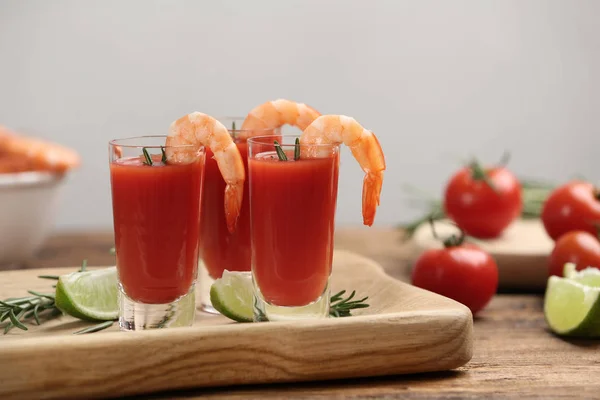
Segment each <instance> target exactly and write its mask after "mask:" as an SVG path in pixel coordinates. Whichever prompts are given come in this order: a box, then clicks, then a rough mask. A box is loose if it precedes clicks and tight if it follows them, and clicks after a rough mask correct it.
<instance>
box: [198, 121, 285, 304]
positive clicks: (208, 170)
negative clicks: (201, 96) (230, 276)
mask: <svg viewBox="0 0 600 400" xmlns="http://www.w3.org/2000/svg"><path fill="white" fill-rule="evenodd" d="M217 119H218V120H219V122H221V123H222V124H223V125H225V126H226V127H227V128H228V130H229V134H230V135H231V137H232V139H233V141H234V142H235V144H236V145H237V147H238V149H239V151H240V154H241V155H242V159H243V160H244V167H245V168H246V175H247V173H248V144H247V138H248V136H250V135H251V134H252V135H255V136H258V135H260V136H270V135H278V134H279V132H280V129H263V130H260V131H245V130H241V129H239V128H240V127H241V126H242V123H243V122H244V118H242V117H222V118H217ZM224 196H225V181H224V180H223V176H222V175H221V172H220V171H219V167H218V166H217V162H216V160H215V159H214V158H213V153H212V152H211V151H210V149H206V167H205V170H204V189H203V191H202V211H201V215H202V218H201V219H200V248H199V251H200V267H199V268H200V269H199V273H198V275H199V276H198V285H199V287H200V303H201V309H202V310H203V311H206V312H209V313H217V311H216V310H215V309H214V308H213V306H212V304H211V303H210V287H211V285H212V283H213V282H214V280H215V279H218V278H220V277H221V275H223V271H224V270H228V271H250V254H251V249H250V207H249V199H248V178H247V177H246V181H245V182H244V198H243V200H242V208H241V210H240V215H239V216H238V220H237V225H236V229H235V231H234V232H229V230H228V229H227V224H226V221H225V213H224V212H223V204H224Z"/></svg>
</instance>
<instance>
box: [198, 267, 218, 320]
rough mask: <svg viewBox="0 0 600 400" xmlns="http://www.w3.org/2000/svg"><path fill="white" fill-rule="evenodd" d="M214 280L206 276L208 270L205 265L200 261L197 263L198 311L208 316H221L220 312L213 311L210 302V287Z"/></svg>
mask: <svg viewBox="0 0 600 400" xmlns="http://www.w3.org/2000/svg"><path fill="white" fill-rule="evenodd" d="M214 281H215V280H214V279H213V278H211V277H210V275H209V274H208V270H207V269H206V265H204V263H203V262H202V260H199V261H198V288H199V290H200V307H199V309H200V311H204V312H206V313H209V314H218V315H221V313H220V312H218V311H217V310H215V308H214V307H213V306H212V303H211V302H210V287H211V286H212V284H213V282H214Z"/></svg>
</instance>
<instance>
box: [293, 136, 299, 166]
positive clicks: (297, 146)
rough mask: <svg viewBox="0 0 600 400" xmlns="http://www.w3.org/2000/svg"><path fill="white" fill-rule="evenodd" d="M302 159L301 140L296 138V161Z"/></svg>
mask: <svg viewBox="0 0 600 400" xmlns="http://www.w3.org/2000/svg"><path fill="white" fill-rule="evenodd" d="M299 159H300V138H296V143H294V161H296V160H299Z"/></svg>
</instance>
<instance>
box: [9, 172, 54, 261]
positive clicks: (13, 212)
mask: <svg viewBox="0 0 600 400" xmlns="http://www.w3.org/2000/svg"><path fill="white" fill-rule="evenodd" d="M65 177H66V175H65V174H54V173H50V172H19V173H11V174H0V265H6V264H11V263H20V262H23V261H25V260H26V259H27V258H29V257H31V256H33V255H34V254H35V252H36V251H37V250H39V249H40V247H41V246H42V245H43V243H44V241H45V239H46V238H47V237H48V234H49V233H50V231H51V230H52V228H53V225H54V218H55V217H56V212H57V208H58V205H59V198H60V192H61V189H62V187H63V183H64V181H65ZM0 269H1V267H0Z"/></svg>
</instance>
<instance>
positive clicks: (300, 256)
mask: <svg viewBox="0 0 600 400" xmlns="http://www.w3.org/2000/svg"><path fill="white" fill-rule="evenodd" d="M296 138H298V136H294V135H283V136H280V137H279V139H280V141H278V143H277V144H276V143H275V142H274V138H273V137H269V136H261V137H254V138H251V139H249V140H248V151H249V159H248V175H249V189H250V236H251V243H252V280H253V284H254V295H255V299H254V320H255V321H276V320H289V319H306V318H322V317H327V316H328V315H329V277H330V275H331V265H332V261H333V236H334V226H335V211H336V203H337V191H338V174H339V154H340V147H339V145H337V144H323V145H307V146H299V145H296V144H295V140H296Z"/></svg>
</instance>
